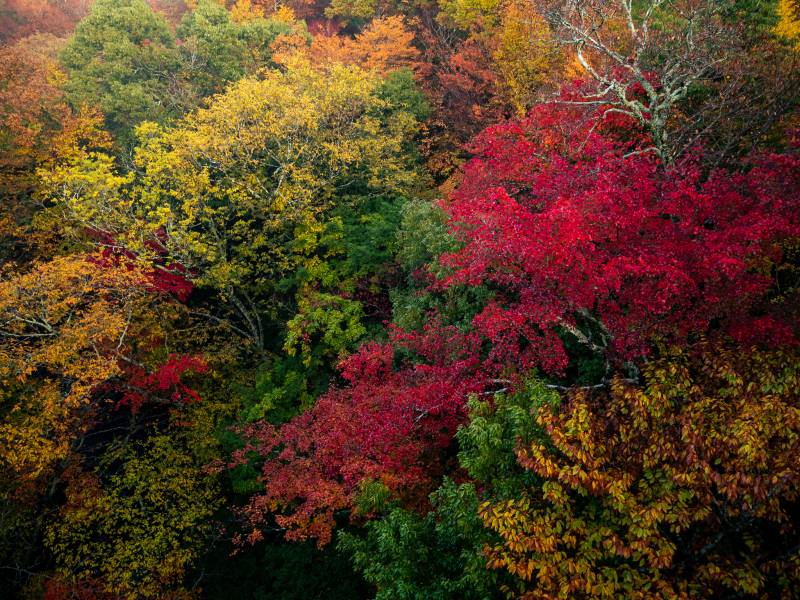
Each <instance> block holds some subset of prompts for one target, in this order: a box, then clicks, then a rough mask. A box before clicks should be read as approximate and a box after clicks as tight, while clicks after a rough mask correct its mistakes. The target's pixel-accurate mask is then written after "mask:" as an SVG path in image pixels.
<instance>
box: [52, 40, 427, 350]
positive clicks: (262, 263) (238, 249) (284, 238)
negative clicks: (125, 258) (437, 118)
mask: <svg viewBox="0 0 800 600" xmlns="http://www.w3.org/2000/svg"><path fill="white" fill-rule="evenodd" d="M382 85H383V79H382V78H381V77H380V76H379V75H378V74H377V73H375V72H372V71H365V70H363V69H361V68H359V67H357V66H353V65H350V66H345V65H342V64H339V63H331V64H329V65H327V66H326V67H325V68H320V67H319V65H316V66H315V67H312V65H311V64H310V62H309V61H308V60H306V59H304V58H302V57H301V56H297V57H295V58H293V59H288V60H287V63H286V65H285V68H283V69H281V70H269V71H265V72H262V73H261V75H260V76H258V77H251V78H246V79H243V80H241V81H239V82H238V83H236V84H234V85H232V86H231V87H229V88H228V90H227V91H226V92H225V93H224V94H220V95H218V96H215V97H214V98H213V100H212V101H211V102H210V104H209V106H208V107H207V108H204V109H201V110H198V111H196V112H194V113H192V114H191V115H189V116H187V117H186V118H185V119H184V120H182V121H181V122H180V123H178V125H177V126H175V127H174V128H163V127H161V126H158V125H155V124H152V123H146V124H143V125H142V126H140V127H139V129H138V136H139V139H140V145H139V147H138V149H137V151H136V155H135V166H136V168H135V170H133V171H130V172H128V173H121V172H120V171H119V170H118V167H117V165H116V164H115V162H114V159H113V158H112V157H111V156H110V155H108V154H105V153H98V152H95V153H83V154H82V155H80V156H79V157H78V158H77V159H76V160H73V161H71V162H70V164H68V165H65V166H62V167H59V168H57V169H53V170H51V171H49V172H46V173H42V177H43V178H44V179H45V180H46V182H47V185H48V187H49V189H50V190H51V197H52V198H53V199H54V200H56V201H57V202H58V203H59V204H60V205H61V206H63V207H64V208H65V209H66V214H67V216H68V218H70V219H72V220H73V221H75V222H77V223H80V224H82V225H83V226H84V227H88V228H90V229H91V230H93V231H95V232H98V233H99V234H100V236H101V237H102V238H104V239H107V240H113V244H114V245H116V246H121V247H124V248H126V249H127V250H129V251H132V252H134V253H135V254H137V255H138V256H142V257H145V256H147V257H150V258H153V259H156V260H158V261H160V262H161V263H163V264H166V265H175V264H179V265H181V269H182V270H183V272H185V273H186V274H187V276H189V277H191V278H192V279H193V280H194V281H195V282H196V283H198V284H199V285H203V286H207V287H210V288H212V289H213V290H215V291H216V292H217V293H218V294H219V297H220V298H221V299H222V300H223V301H224V303H225V304H226V305H227V306H228V307H229V308H230V311H231V314H233V315H236V319H235V320H236V321H237V322H238V324H239V325H238V326H239V329H240V333H242V334H244V335H246V336H247V337H248V338H249V339H250V340H251V341H252V342H253V343H254V344H255V345H256V347H258V348H263V346H264V336H265V332H264V325H263V323H262V315H263V314H269V312H270V310H271V308H270V306H269V304H267V305H259V298H264V297H267V296H269V295H270V294H271V293H272V292H271V291H270V290H271V289H272V286H273V285H274V284H275V283H276V281H277V280H279V279H280V278H281V276H282V275H284V274H285V273H288V272H289V271H290V270H292V269H295V268H297V267H298V266H299V265H300V264H301V263H302V261H303V260H304V257H306V256H308V254H309V253H310V251H309V249H308V244H307V243H305V242H304V240H302V239H296V235H303V233H302V232H305V231H310V230H314V229H315V227H314V223H316V222H318V221H319V220H320V219H321V218H322V216H323V215H324V214H325V213H326V211H329V210H330V209H331V208H332V207H334V206H335V205H336V204H337V203H339V204H341V203H342V202H345V201H347V198H351V199H352V198H355V197H359V196H362V197H363V196H366V195H368V194H370V193H372V192H375V191H380V192H382V193H387V192H389V193H391V192H395V193H396V192H399V191H400V190H403V189H406V188H408V187H409V186H410V185H412V184H413V182H414V181H415V177H416V176H415V173H414V171H413V169H411V168H410V165H409V164H408V158H407V156H408V152H407V143H408V141H409V139H410V138H411V136H412V135H413V134H414V133H415V131H416V129H417V121H416V119H415V118H414V117H413V116H412V114H411V113H410V112H408V111H406V110H403V108H402V107H398V106H395V105H393V103H392V102H391V101H390V100H387V99H386V98H385V97H384V95H383V94H382ZM296 232H298V233H297V234H296ZM293 248H301V250H298V251H295V250H294V249H293ZM298 261H300V262H299V263H298ZM272 308H274V307H272Z"/></svg>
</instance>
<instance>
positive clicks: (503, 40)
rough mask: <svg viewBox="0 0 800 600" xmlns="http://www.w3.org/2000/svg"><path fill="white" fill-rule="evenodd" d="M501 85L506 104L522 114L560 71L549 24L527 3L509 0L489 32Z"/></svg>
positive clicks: (561, 59)
mask: <svg viewBox="0 0 800 600" xmlns="http://www.w3.org/2000/svg"><path fill="white" fill-rule="evenodd" d="M492 38H493V40H494V44H495V48H494V52H493V55H492V56H493V58H494V61H495V65H496V67H497V72H498V74H499V75H500V87H501V89H502V91H503V93H504V95H505V96H506V97H507V99H508V101H509V103H510V104H511V105H512V106H513V107H514V108H515V109H516V110H517V112H518V113H519V114H524V113H525V112H527V110H528V109H529V108H530V107H532V106H533V105H534V103H535V102H536V100H537V98H538V97H539V96H540V95H541V92H542V88H543V87H545V86H547V85H552V84H553V83H554V82H555V80H556V77H557V76H560V75H561V74H562V72H563V70H564V69H563V63H564V61H563V58H562V56H561V52H560V50H559V48H558V46H557V45H556V43H555V40H554V39H553V36H552V33H551V31H550V27H549V26H548V24H547V22H546V21H545V20H544V18H543V17H542V16H541V15H539V14H538V13H537V12H536V10H535V9H534V8H533V6H532V4H531V3H530V2H528V3H525V2H520V1H519V0H512V1H511V2H510V3H509V4H508V5H507V6H506V7H505V8H504V10H503V12H502V18H501V21H500V25H499V27H498V28H497V30H496V31H495V32H494V34H493V35H492Z"/></svg>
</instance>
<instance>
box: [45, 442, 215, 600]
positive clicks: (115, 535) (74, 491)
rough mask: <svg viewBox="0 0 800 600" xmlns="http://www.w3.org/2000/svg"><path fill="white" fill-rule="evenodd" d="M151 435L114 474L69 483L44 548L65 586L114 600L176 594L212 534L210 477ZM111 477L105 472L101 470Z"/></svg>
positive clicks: (130, 451)
mask: <svg viewBox="0 0 800 600" xmlns="http://www.w3.org/2000/svg"><path fill="white" fill-rule="evenodd" d="M174 438H175V434H174V433H172V434H170V435H160V434H159V435H153V436H151V437H150V438H149V439H148V440H147V442H145V443H140V444H135V445H132V446H131V447H129V448H128V449H127V450H126V451H125V452H124V453H123V454H122V456H120V457H113V458H114V459H115V462H117V461H118V462H119V463H121V464H120V466H119V467H118V468H117V469H115V470H114V471H116V472H115V474H113V475H111V476H110V477H108V479H107V481H103V480H102V479H101V478H100V477H98V476H97V475H96V474H94V473H85V472H84V473H77V474H75V475H73V476H72V477H71V478H70V479H69V484H68V486H67V489H66V503H65V504H64V505H63V506H62V508H61V509H60V511H59V515H58V519H57V520H55V521H54V522H53V523H52V524H51V525H50V527H49V528H48V531H47V534H46V544H47V546H48V549H49V550H50V551H51V552H52V553H53V554H54V556H55V559H56V564H57V566H58V570H59V571H60V572H61V573H62V574H63V575H64V576H65V577H67V578H68V579H74V580H77V581H91V580H98V581H100V582H102V585H103V586H104V587H105V591H106V592H108V593H110V594H113V595H114V597H117V598H127V599H134V598H135V599H140V598H164V597H167V596H168V595H169V592H170V591H172V590H175V589H176V588H177V589H180V587H181V584H182V583H183V579H184V575H185V573H186V570H187V568H188V567H190V566H191V565H192V563H193V562H194V561H195V560H196V559H197V558H198V557H199V556H200V555H201V553H202V552H203V551H204V550H205V548H206V545H207V544H208V541H209V538H210V536H211V534H212V533H213V522H212V521H211V518H212V517H213V515H214V512H215V510H216V509H217V507H218V506H219V504H220V498H219V495H218V493H217V490H216V487H215V484H214V480H213V477H212V476H210V475H209V474H207V473H205V472H204V471H203V469H202V468H201V467H200V466H198V464H197V463H196V461H195V460H194V458H193V457H192V456H191V455H190V454H188V453H187V452H186V450H185V449H184V448H182V447H181V445H180V443H176V442H175V440H174ZM109 470H111V469H109Z"/></svg>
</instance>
